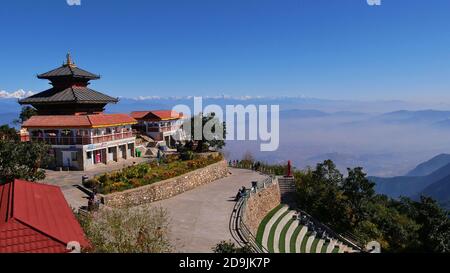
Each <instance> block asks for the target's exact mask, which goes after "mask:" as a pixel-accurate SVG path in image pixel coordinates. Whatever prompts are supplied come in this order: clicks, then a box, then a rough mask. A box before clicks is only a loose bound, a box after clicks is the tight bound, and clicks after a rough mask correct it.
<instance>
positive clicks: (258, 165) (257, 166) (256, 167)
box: [228, 160, 261, 171]
mask: <svg viewBox="0 0 450 273" xmlns="http://www.w3.org/2000/svg"><path fill="white" fill-rule="evenodd" d="M228 165H229V166H230V167H234V168H247V167H250V168H251V169H252V170H253V171H259V170H260V169H261V162H259V161H256V162H252V163H248V162H245V163H243V162H242V160H241V161H239V160H230V161H228Z"/></svg>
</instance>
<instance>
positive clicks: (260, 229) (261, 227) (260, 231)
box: [256, 204, 283, 246]
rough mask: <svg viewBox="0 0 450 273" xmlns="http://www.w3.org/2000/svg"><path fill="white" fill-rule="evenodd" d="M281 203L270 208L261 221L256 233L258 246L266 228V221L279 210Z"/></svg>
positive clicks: (260, 244)
mask: <svg viewBox="0 0 450 273" xmlns="http://www.w3.org/2000/svg"><path fill="white" fill-rule="evenodd" d="M282 207H283V205H281V204H280V205H278V206H277V207H276V208H274V209H273V210H271V211H270V212H269V213H268V214H267V215H266V217H264V219H263V220H262V221H261V223H260V224H259V227H258V232H257V233H256V242H257V243H258V244H259V246H262V240H263V235H264V229H265V228H266V225H267V223H268V222H269V221H270V219H271V218H272V217H273V216H274V215H275V213H277V211H279V210H280V209H281V208H282Z"/></svg>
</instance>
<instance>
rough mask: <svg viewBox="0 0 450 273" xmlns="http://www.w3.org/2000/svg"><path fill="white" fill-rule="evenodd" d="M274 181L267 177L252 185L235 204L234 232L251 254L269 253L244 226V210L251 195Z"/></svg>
mask: <svg viewBox="0 0 450 273" xmlns="http://www.w3.org/2000/svg"><path fill="white" fill-rule="evenodd" d="M273 181H274V178H273V177H267V178H266V179H264V180H262V181H258V182H257V183H256V185H254V186H253V187H252V188H251V189H248V190H246V192H245V194H244V196H242V197H241V198H240V199H239V200H238V202H237V204H236V208H235V210H236V216H235V227H236V232H237V233H238V236H239V238H240V240H241V241H242V242H243V243H244V244H245V245H248V246H250V247H251V249H252V250H253V252H255V253H269V250H267V249H266V248H265V247H264V246H262V245H260V244H259V243H258V241H257V240H256V237H255V235H254V234H252V232H251V231H250V229H249V228H248V227H247V225H246V224H245V220H244V219H245V215H246V208H247V201H248V199H249V198H250V197H251V195H252V194H255V193H257V192H258V190H260V189H264V188H266V187H267V186H268V185H271V184H272V183H273Z"/></svg>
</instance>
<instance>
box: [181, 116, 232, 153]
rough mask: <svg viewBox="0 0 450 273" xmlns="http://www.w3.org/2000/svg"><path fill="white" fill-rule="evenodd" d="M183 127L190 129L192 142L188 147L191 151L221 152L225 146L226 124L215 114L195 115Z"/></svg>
mask: <svg viewBox="0 0 450 273" xmlns="http://www.w3.org/2000/svg"><path fill="white" fill-rule="evenodd" d="M183 126H184V128H190V139H191V142H190V143H188V144H187V145H186V146H187V147H189V148H191V149H194V147H195V151H196V152H200V153H201V152H208V151H210V150H220V149H222V148H223V147H224V146H225V139H226V124H225V122H220V120H219V119H218V118H217V117H216V115H215V113H209V114H207V115H203V114H202V113H201V114H199V115H195V116H193V117H192V118H191V120H189V121H187V122H186V123H185V124H184V125H183ZM194 143H195V144H196V145H194Z"/></svg>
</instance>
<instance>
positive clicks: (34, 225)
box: [0, 180, 89, 253]
mask: <svg viewBox="0 0 450 273" xmlns="http://www.w3.org/2000/svg"><path fill="white" fill-rule="evenodd" d="M71 241H76V242H79V243H80V245H81V246H82V247H89V242H88V240H87V239H86V237H85V236H84V232H83V230H82V228H81V227H80V224H79V223H78V221H77V220H76V218H75V216H74V215H73V212H72V209H71V208H70V207H69V205H68V204H67V202H66V200H65V198H64V195H63V193H62V192H61V189H60V188H59V187H57V186H51V185H45V184H39V183H32V182H27V181H22V180H15V181H14V182H12V183H8V184H5V185H0V253H5V252H6V253H12V252H14V253H15V252H43V253H55V252H57V253H62V252H67V250H66V246H67V243H69V242H71Z"/></svg>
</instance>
